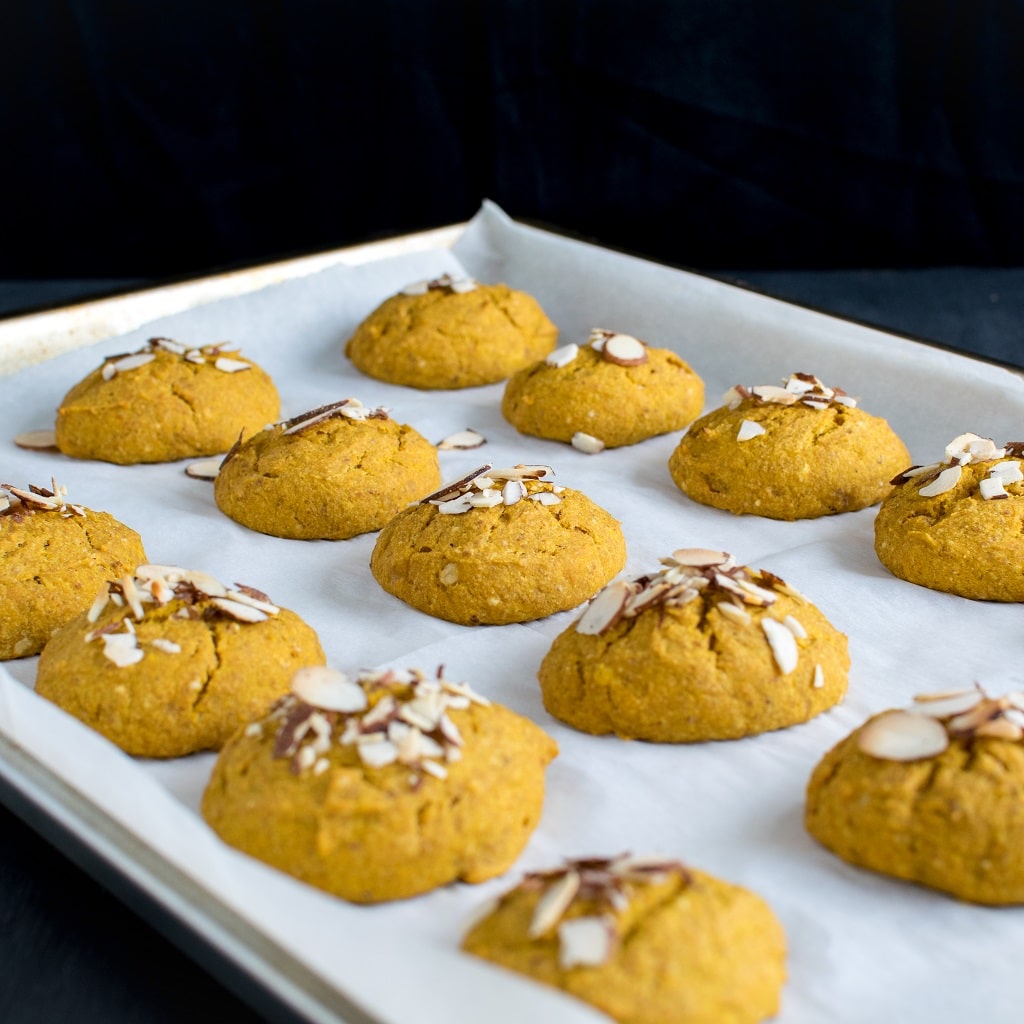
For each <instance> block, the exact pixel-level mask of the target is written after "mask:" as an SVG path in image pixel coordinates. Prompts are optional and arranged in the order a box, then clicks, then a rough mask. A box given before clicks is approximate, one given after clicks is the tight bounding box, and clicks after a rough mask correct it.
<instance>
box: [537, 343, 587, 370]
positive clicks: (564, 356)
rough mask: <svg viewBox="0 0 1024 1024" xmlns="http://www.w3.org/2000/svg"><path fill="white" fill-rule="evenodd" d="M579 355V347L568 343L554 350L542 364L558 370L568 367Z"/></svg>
mask: <svg viewBox="0 0 1024 1024" xmlns="http://www.w3.org/2000/svg"><path fill="white" fill-rule="evenodd" d="M579 354H580V347H579V345H577V344H575V342H570V343H569V344H568V345H563V346H562V347H561V348H556V349H555V350H554V352H551V353H550V354H549V355H548V357H547V358H546V359H545V360H544V362H545V363H546V364H547V365H548V366H552V367H554V368H555V369H557V370H560V369H561V368H562V367H563V366H568V365H569V364H570V363H571V362H572V361H573V360H574V359H575V358H576V357H577V356H578V355H579Z"/></svg>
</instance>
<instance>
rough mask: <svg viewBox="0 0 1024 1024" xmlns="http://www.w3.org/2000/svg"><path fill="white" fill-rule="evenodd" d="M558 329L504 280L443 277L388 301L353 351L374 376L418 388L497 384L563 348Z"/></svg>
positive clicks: (351, 343) (362, 328)
mask: <svg viewBox="0 0 1024 1024" xmlns="http://www.w3.org/2000/svg"><path fill="white" fill-rule="evenodd" d="M557 337H558V329H557V328H556V327H555V325H554V324H553V323H552V322H551V321H550V320H549V319H548V318H547V316H546V315H545V313H544V310H542V309H541V308H540V305H539V304H538V302H537V300H536V299H535V298H533V296H531V295H527V294H526V292H521V291H516V290H515V289H514V288H509V287H508V286H507V285H504V284H481V283H479V282H477V281H474V280H473V279H472V278H469V277H453V276H452V275H450V274H442V275H441V276H440V277H438V278H436V279H435V280H433V281H417V282H415V283H414V284H410V285H407V286H406V287H405V288H403V289H402V291H401V292H399V293H398V294H397V295H393V296H392V297H391V298H390V299H387V300H386V301H385V302H384V303H382V304H381V305H380V306H379V307H378V308H377V309H375V310H374V311H373V312H372V313H371V314H370V315H369V316H368V317H367V318H366V319H365V320H364V321H363V322H362V323H361V324H360V325H359V326H358V327H357V328H356V331H355V333H354V334H353V335H352V337H351V338H349V340H348V341H347V342H346V344H345V354H346V355H347V356H348V358H349V359H351V360H352V362H353V363H354V364H355V365H356V367H357V368H358V369H360V370H362V371H363V373H365V374H367V375H368V376H370V377H376V378H377V379H378V380H383V381H387V382H388V383H390V384H405V385H407V386H409V387H414V388H426V389H434V388H468V387H475V386H476V385H479V384H493V383H494V382H495V381H499V380H504V379H505V378H506V377H508V376H509V375H510V374H512V373H515V371H516V370H519V369H521V368H522V367H524V366H529V364H530V363H532V362H533V361H534V360H536V359H541V358H543V357H544V356H545V355H547V353H548V352H550V351H551V350H552V349H553V348H554V347H555V339H556V338H557Z"/></svg>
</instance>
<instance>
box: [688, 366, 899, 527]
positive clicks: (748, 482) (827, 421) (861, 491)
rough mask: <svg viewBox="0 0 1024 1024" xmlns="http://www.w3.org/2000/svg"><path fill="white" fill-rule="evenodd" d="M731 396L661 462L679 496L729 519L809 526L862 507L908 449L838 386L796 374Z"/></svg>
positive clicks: (884, 486)
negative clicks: (806, 523) (797, 521)
mask: <svg viewBox="0 0 1024 1024" xmlns="http://www.w3.org/2000/svg"><path fill="white" fill-rule="evenodd" d="M784 385H785V386H784V387H776V386H774V385H758V386H756V387H744V386H742V385H739V386H737V387H734V388H731V389H730V390H729V391H728V392H727V393H726V395H725V398H724V402H725V404H724V405H723V406H722V407H721V408H719V409H715V410H714V411H713V412H710V413H708V414H707V415H706V416H702V417H701V418H700V419H699V420H697V421H695V422H694V423H693V424H692V425H691V426H690V429H689V430H688V431H687V432H686V434H685V436H684V437H683V438H682V440H681V441H680V442H679V446H678V447H677V448H676V450H675V451H674V452H673V453H672V457H671V458H670V460H669V472H670V473H671V474H672V479H673V480H674V481H675V482H676V485H677V486H678V487H679V488H680V490H682V491H683V493H684V494H686V495H687V497H689V498H692V499H693V500H694V501H699V502H700V503H701V504H703V505H711V506H712V507H714V508H720V509H724V510H725V511H727V512H734V513H736V514H737V515H757V516H765V517H766V518H768V519H786V520H793V519H812V518H815V517H817V516H827V515H833V514H834V513H837V512H852V511H855V510H856V509H861V508H867V507H868V506H869V505H874V504H875V503H876V502H879V501H881V500H882V498H884V497H885V496H886V495H887V494H888V493H889V491H890V490H891V489H892V487H891V484H890V480H891V478H892V477H893V475H894V474H895V473H897V472H899V470H900V469H901V468H903V467H904V466H906V465H907V463H908V461H909V459H910V456H909V454H908V452H907V449H906V446H905V445H904V444H903V442H902V441H901V440H900V439H899V438H898V437H897V436H896V434H895V433H894V432H893V430H892V428H891V427H890V426H889V424H888V423H886V421H885V420H883V419H881V418H879V417H877V416H871V415H869V414H868V413H866V412H864V411H863V410H862V409H859V408H858V407H857V403H856V400H855V399H853V398H851V397H850V396H849V395H847V394H846V393H845V392H844V391H843V390H842V389H841V388H830V387H826V386H825V385H824V384H822V382H821V381H820V380H818V378H817V377H813V376H811V375H810V374H806V373H795V374H793V375H792V376H790V377H787V378H786V379H785V381H784Z"/></svg>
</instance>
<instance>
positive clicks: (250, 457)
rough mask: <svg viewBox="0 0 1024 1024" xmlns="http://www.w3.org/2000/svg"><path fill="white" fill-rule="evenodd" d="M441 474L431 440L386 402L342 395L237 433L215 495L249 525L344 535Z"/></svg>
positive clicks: (377, 521) (304, 536) (368, 525)
mask: <svg viewBox="0 0 1024 1024" xmlns="http://www.w3.org/2000/svg"><path fill="white" fill-rule="evenodd" d="M440 482H441V473H440V470H439V469H438V464H437V450H436V449H435V448H434V446H433V445H432V444H431V443H430V442H429V441H427V440H426V439H425V438H423V437H422V436H421V435H420V434H418V433H417V432H416V431H415V430H413V428H412V427H407V426H405V425H404V424H402V423H397V422H395V420H393V419H391V417H390V416H388V413H387V410H386V409H368V408H366V406H364V405H363V404H362V403H361V402H359V401H357V400H356V399H354V398H346V399H344V400H343V401H341V402H334V403H333V404H331V405H325V406H321V407H320V408H319V409H313V410H312V411H311V412H307V413H303V415H301V416H296V417H294V418H293V419H290V420H286V421H285V422H284V423H278V424H276V425H275V426H272V427H268V428H267V429H265V430H262V431H260V432H259V433H258V434H255V435H254V436H253V437H250V438H248V439H247V440H245V441H239V443H237V444H236V445H235V446H234V447H233V448H232V449H231V450H230V451H229V452H228V454H227V456H226V458H225V459H224V461H223V463H222V464H221V467H220V472H219V473H218V475H217V478H216V481H215V482H214V496H215V498H216V501H217V506H218V507H219V508H220V510H221V511H222V512H224V513H225V514H227V515H229V516H230V517H231V518H232V519H234V520H236V521H237V522H239V523H241V524H242V525H243V526H247V527H249V529H251V530H258V531H259V532H260V533H269V534H272V535H273V536H275V537H293V538H298V539H300V540H315V539H323V540H343V539H345V538H347V537H354V536H355V535H356V534H359V533H368V532H370V531H372V530H379V529H380V528H381V527H382V526H383V525H384V524H385V523H386V522H388V520H389V519H391V518H392V517H393V516H395V515H396V514H397V513H398V512H400V511H401V510H402V509H403V508H405V507H406V505H408V504H409V502H411V501H416V500H417V499H418V498H421V497H423V495H424V494H426V493H428V492H429V491H431V490H433V489H434V488H435V487H437V486H438V484H440Z"/></svg>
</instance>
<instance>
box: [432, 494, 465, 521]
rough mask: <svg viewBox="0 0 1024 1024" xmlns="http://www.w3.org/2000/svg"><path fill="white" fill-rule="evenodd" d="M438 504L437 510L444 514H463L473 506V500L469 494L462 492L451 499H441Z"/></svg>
mask: <svg viewBox="0 0 1024 1024" xmlns="http://www.w3.org/2000/svg"><path fill="white" fill-rule="evenodd" d="M436 504H437V511H438V512H440V513H441V515H443V516H451V515H456V516H457V515H461V514H462V513H463V512H468V511H469V510H470V509H471V508H472V507H473V503H472V500H471V499H470V497H469V495H468V494H460V495H459V496H458V497H457V498H452V499H451V500H450V501H439V502H437V503H436Z"/></svg>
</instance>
